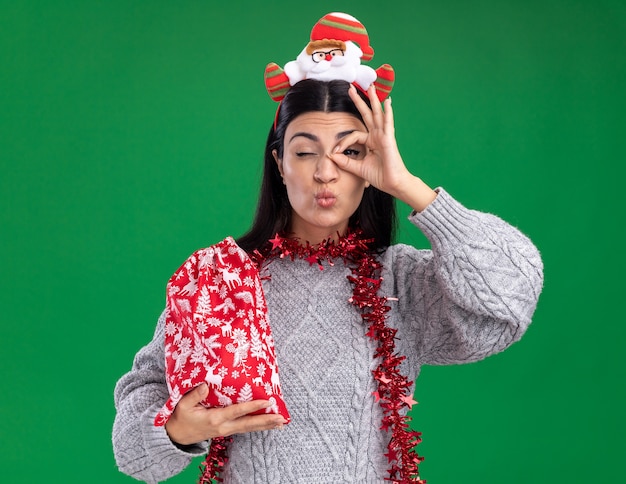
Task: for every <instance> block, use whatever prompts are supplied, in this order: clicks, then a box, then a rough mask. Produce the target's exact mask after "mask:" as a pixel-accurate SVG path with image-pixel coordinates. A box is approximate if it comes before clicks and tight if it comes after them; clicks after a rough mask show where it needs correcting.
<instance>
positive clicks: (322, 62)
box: [297, 42, 363, 82]
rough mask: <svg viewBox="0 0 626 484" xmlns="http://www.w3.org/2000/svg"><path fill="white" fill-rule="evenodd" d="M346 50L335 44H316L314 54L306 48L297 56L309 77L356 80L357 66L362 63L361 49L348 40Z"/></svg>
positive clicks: (323, 79) (322, 79)
mask: <svg viewBox="0 0 626 484" xmlns="http://www.w3.org/2000/svg"><path fill="white" fill-rule="evenodd" d="M345 45H346V48H345V50H343V49H339V48H337V46H336V45H335V44H329V45H328V46H326V47H325V46H324V45H319V44H318V45H316V48H315V51H314V52H313V53H312V54H308V53H307V49H306V48H305V49H304V50H303V51H302V52H301V53H300V55H299V56H298V58H297V61H298V63H299V64H300V67H301V68H302V70H303V71H304V72H306V77H307V78H308V79H318V80H320V81H329V80H332V79H343V80H345V81H348V82H353V81H354V76H355V72H356V68H357V67H358V66H359V65H360V64H361V60H360V58H361V55H362V54H363V53H362V52H361V49H359V48H358V47H357V46H356V45H355V44H354V43H352V42H346V43H345Z"/></svg>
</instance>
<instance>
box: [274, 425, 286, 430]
mask: <svg viewBox="0 0 626 484" xmlns="http://www.w3.org/2000/svg"><path fill="white" fill-rule="evenodd" d="M283 427H284V425H283V424H278V425H276V427H274V429H276V430H282V429H283Z"/></svg>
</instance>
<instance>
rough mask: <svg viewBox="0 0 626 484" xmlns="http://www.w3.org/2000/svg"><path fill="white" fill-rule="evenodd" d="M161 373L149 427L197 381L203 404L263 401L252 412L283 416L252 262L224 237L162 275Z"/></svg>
mask: <svg viewBox="0 0 626 484" xmlns="http://www.w3.org/2000/svg"><path fill="white" fill-rule="evenodd" d="M165 372H166V381H167V386H168V390H169V393H170V396H169V398H168V400H167V401H166V402H165V405H164V406H163V407H162V408H161V411H160V412H159V413H158V414H157V416H156V418H155V420H154V424H155V425H157V426H162V425H165V423H166V422H167V421H168V419H169V417H170V415H171V414H172V412H173V411H174V408H175V407H176V404H177V403H178V402H179V401H180V399H181V398H182V397H183V395H184V394H185V393H187V392H188V391H190V390H192V389H193V388H195V387H196V386H198V385H200V384H201V383H206V384H207V385H208V387H209V393H208V395H207V397H206V398H205V399H204V401H203V402H202V404H203V405H205V406H206V407H226V406H229V405H232V404H234V403H243V402H249V401H251V400H257V399H262V400H269V401H270V402H272V406H270V407H269V408H267V409H262V410H259V411H258V412H257V413H259V414H261V413H276V414H280V415H282V416H283V418H285V420H287V422H289V421H290V416H289V412H288V411H287V407H286V405H285V402H284V400H283V396H282V392H281V388H280V381H279V378H278V368H277V363H276V354H275V350H274V340H273V338H272V333H271V329H270V325H269V320H268V314H267V304H266V301H265V296H264V294H263V287H262V285H261V280H260V277H259V272H258V268H257V267H256V265H255V264H254V263H253V262H252V261H251V260H250V258H249V257H248V254H246V252H245V251H243V250H242V249H241V248H240V247H239V246H238V245H237V244H236V243H235V241H234V240H233V239H232V238H231V237H228V238H226V239H224V240H223V241H222V242H220V243H219V244H216V245H213V246H211V247H208V248H205V249H200V250H198V251H196V252H194V253H193V254H192V255H191V256H190V257H189V258H188V259H187V260H186V261H185V263H184V264H183V265H182V266H181V267H180V268H179V269H178V270H177V271H176V272H175V273H174V275H173V276H172V277H171V278H170V280H169V282H168V285H167V304H166V310H165Z"/></svg>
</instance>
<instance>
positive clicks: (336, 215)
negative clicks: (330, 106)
mask: <svg viewBox="0 0 626 484" xmlns="http://www.w3.org/2000/svg"><path fill="white" fill-rule="evenodd" d="M365 129H366V128H365V126H364V125H363V123H362V122H361V121H360V120H359V119H358V118H356V117H354V116H353V115H351V114H348V113H324V112H311V113H305V114H301V115H300V116H298V117H297V118H295V119H294V120H293V121H291V123H290V124H289V125H288V126H287V130H286V131H285V139H284V148H283V157H282V159H281V158H278V154H277V152H276V151H274V152H273V155H274V158H275V159H276V163H277V164H278V170H279V171H280V173H281V175H282V177H283V183H284V184H285V186H286V187H287V195H288V197H289V202H290V204H291V208H292V217H291V227H290V231H291V232H292V233H293V234H294V235H295V236H297V237H299V238H300V239H302V240H307V241H309V242H310V243H312V244H316V243H319V242H321V241H322V240H324V239H327V238H329V237H332V238H336V236H337V232H339V233H340V234H342V235H343V234H345V232H346V230H347V228H348V220H349V218H350V216H351V215H352V214H353V213H354V212H355V211H356V209H357V207H358V206H359V204H360V203H361V199H362V198H363V191H364V190H365V188H366V187H367V186H368V184H367V182H366V181H365V180H363V179H362V178H359V177H357V176H355V175H352V174H351V173H348V172H347V171H343V170H341V169H340V168H339V167H338V166H337V165H336V164H335V163H334V162H333V161H332V160H331V159H330V158H329V156H328V155H329V154H331V153H332V152H333V150H334V149H335V146H337V143H338V142H339V140H340V139H341V138H343V137H344V136H347V135H348V134H349V133H351V132H353V131H355V130H360V131H365ZM365 151H366V147H365V146H363V145H358V144H355V145H352V146H350V147H349V148H348V149H347V150H346V151H345V152H344V154H346V155H347V156H351V157H353V158H355V159H363V157H364V156H365Z"/></svg>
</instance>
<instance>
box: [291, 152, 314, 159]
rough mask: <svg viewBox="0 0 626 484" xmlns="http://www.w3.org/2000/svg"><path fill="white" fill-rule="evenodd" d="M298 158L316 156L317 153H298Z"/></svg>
mask: <svg viewBox="0 0 626 484" xmlns="http://www.w3.org/2000/svg"><path fill="white" fill-rule="evenodd" d="M296 156H297V157H298V158H305V157H307V156H315V153H311V152H308V151H297V152H296Z"/></svg>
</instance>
